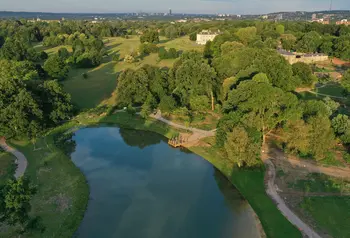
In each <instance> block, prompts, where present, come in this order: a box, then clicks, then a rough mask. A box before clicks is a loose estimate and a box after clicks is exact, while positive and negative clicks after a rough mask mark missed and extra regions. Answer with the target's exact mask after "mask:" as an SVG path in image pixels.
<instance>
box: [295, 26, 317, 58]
mask: <svg viewBox="0 0 350 238" xmlns="http://www.w3.org/2000/svg"><path fill="white" fill-rule="evenodd" d="M321 43H322V37H321V36H320V35H319V34H318V33H317V32H315V31H311V32H308V33H306V34H305V35H304V36H303V37H302V38H301V40H299V41H298V43H297V45H296V50H297V51H300V52H305V53H309V52H317V49H318V47H319V46H320V45H321Z"/></svg>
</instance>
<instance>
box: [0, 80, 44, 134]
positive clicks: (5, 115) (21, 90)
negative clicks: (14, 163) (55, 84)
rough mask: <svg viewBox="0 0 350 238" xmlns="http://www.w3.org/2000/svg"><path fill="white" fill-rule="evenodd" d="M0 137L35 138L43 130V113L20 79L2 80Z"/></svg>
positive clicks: (0, 83) (0, 84) (0, 92)
mask: <svg viewBox="0 0 350 238" xmlns="http://www.w3.org/2000/svg"><path fill="white" fill-rule="evenodd" d="M0 105H1V107H0V135H3V136H5V137H12V136H23V135H26V136H28V137H30V138H32V137H35V136H36V135H37V134H39V132H40V131H41V130H42V119H43V111H42V110H41V109H40V106H39V104H38V102H37V101H36V98H35V97H34V96H33V95H32V93H31V92H29V91H28V90H27V89H26V88H25V84H24V83H23V81H21V80H19V79H11V78H0Z"/></svg>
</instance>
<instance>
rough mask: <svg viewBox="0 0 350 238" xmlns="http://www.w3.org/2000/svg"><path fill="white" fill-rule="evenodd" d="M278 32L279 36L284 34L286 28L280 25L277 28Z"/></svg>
mask: <svg viewBox="0 0 350 238" xmlns="http://www.w3.org/2000/svg"><path fill="white" fill-rule="evenodd" d="M276 32H277V33H278V34H280V35H282V34H284V26H283V25H281V24H278V25H277V26H276Z"/></svg>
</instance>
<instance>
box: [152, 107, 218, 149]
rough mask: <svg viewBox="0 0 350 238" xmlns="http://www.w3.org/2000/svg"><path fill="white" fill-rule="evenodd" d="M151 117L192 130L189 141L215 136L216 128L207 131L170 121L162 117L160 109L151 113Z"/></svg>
mask: <svg viewBox="0 0 350 238" xmlns="http://www.w3.org/2000/svg"><path fill="white" fill-rule="evenodd" d="M150 117H151V118H153V119H156V120H158V121H161V122H164V123H165V124H167V125H169V126H172V127H175V128H178V129H182V130H187V131H191V132H192V135H191V136H190V137H189V138H188V143H193V142H196V141H199V140H201V139H203V138H206V137H213V136H215V132H216V129H215V130H211V131H205V130H201V129H197V128H193V127H187V126H183V125H180V124H177V123H174V122H172V121H169V120H167V119H165V118H164V117H162V113H161V112H160V111H159V110H158V111H157V113H156V114H151V115H150Z"/></svg>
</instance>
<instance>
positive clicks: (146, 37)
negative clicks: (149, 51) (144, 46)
mask: <svg viewBox="0 0 350 238" xmlns="http://www.w3.org/2000/svg"><path fill="white" fill-rule="evenodd" d="M140 41H141V43H145V42H148V43H155V44H157V43H159V34H158V32H157V31H153V30H148V31H146V32H144V33H143V35H142V36H141V37H140Z"/></svg>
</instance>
